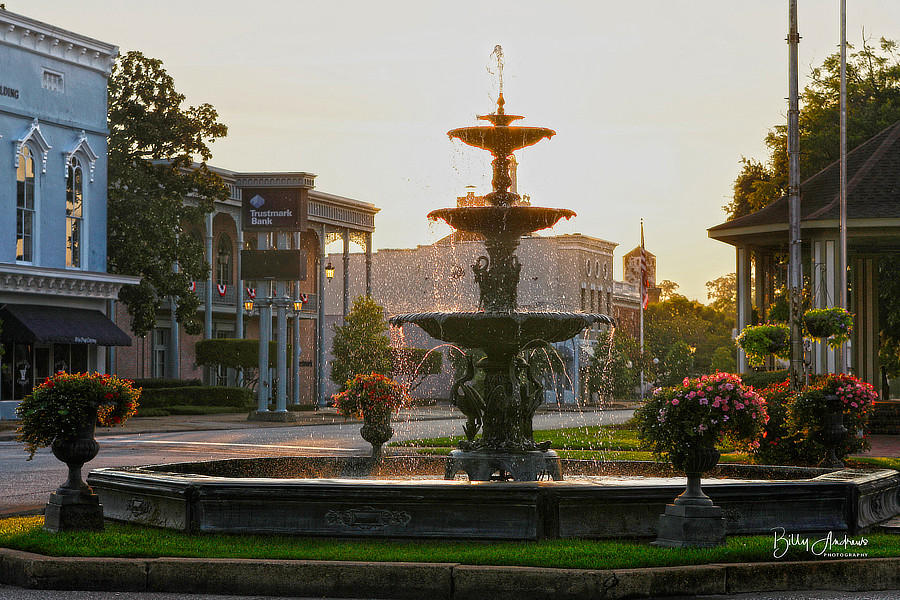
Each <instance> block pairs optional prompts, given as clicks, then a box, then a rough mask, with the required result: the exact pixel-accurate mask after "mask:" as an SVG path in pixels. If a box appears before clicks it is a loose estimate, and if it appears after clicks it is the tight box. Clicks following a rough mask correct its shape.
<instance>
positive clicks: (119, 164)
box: [107, 51, 228, 336]
mask: <svg viewBox="0 0 900 600" xmlns="http://www.w3.org/2000/svg"><path fill="white" fill-rule="evenodd" d="M184 99H185V97H184V96H183V95H182V94H179V93H178V92H177V91H176V90H175V83H174V81H173V80H172V78H171V77H170V76H169V75H168V73H166V71H165V69H164V68H163V65H162V62H161V61H159V60H157V59H152V58H147V57H145V56H144V55H142V54H141V53H140V52H133V51H132V52H128V53H127V54H125V55H122V56H120V57H119V60H118V61H117V63H116V64H115V65H114V67H113V70H112V74H111V75H110V78H109V129H110V135H109V155H108V156H109V158H108V165H109V192H108V257H107V258H108V269H109V271H110V272H111V273H118V274H122V275H136V276H140V277H142V279H141V283H140V284H139V285H136V286H126V287H124V288H122V291H121V292H120V294H119V299H120V300H121V301H122V302H123V304H125V306H126V307H127V309H128V312H129V313H130V314H131V318H132V322H131V329H132V331H133V332H134V333H135V334H136V335H138V336H144V335H146V334H147V332H149V331H150V329H152V328H153V326H154V324H155V320H156V312H157V310H158V309H159V308H160V306H161V305H162V302H163V301H165V300H166V299H168V298H174V299H175V302H176V305H177V308H176V314H175V317H176V319H177V321H178V322H179V323H181V324H182V325H183V327H184V330H185V331H186V332H187V333H190V334H197V333H200V332H201V331H202V324H201V323H200V321H199V319H198V318H197V309H198V308H199V306H200V300H199V298H198V297H197V295H196V294H195V293H194V292H192V291H191V290H190V284H191V281H196V280H203V279H206V277H207V273H208V271H209V265H207V264H206V261H205V260H204V249H203V246H202V242H200V241H198V240H197V239H195V237H194V236H193V235H190V232H189V228H191V227H202V225H203V218H204V215H206V214H207V213H209V212H211V211H212V207H213V201H216V200H225V199H227V198H228V190H227V188H226V186H225V184H224V183H223V181H222V179H221V178H220V177H219V176H218V175H216V174H214V173H212V172H211V171H210V170H209V169H208V168H207V167H206V161H207V160H209V159H210V158H211V156H212V153H211V151H210V149H209V146H208V144H209V143H212V142H213V141H215V140H216V139H217V138H220V137H223V136H225V134H226V132H227V128H226V127H225V126H224V125H222V124H221V123H219V122H218V120H217V119H218V115H217V114H216V111H215V109H214V108H213V107H212V106H210V105H209V104H202V105H200V106H198V107H189V108H182V103H183V102H184ZM198 159H199V160H200V161H201V162H200V164H199V165H196V164H195V163H194V160H198ZM188 199H189V200H188ZM174 265H178V269H174V268H173V267H174Z"/></svg>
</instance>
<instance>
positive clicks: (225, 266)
mask: <svg viewBox="0 0 900 600" xmlns="http://www.w3.org/2000/svg"><path fill="white" fill-rule="evenodd" d="M233 262H234V261H233V249H232V247H231V238H230V237H228V236H227V235H225V234H222V235H220V236H219V244H218V246H217V247H216V283H218V284H219V285H231V284H232V279H231V276H232V271H233V269H232V263H233Z"/></svg>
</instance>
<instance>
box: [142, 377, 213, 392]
mask: <svg viewBox="0 0 900 600" xmlns="http://www.w3.org/2000/svg"><path fill="white" fill-rule="evenodd" d="M132 381H133V382H134V387H136V388H138V387H139V388H143V389H145V390H149V389H159V388H175V387H187V386H192V385H203V384H202V383H201V382H200V380H199V379H162V378H159V377H154V378H144V379H140V378H138V379H133V380H132Z"/></svg>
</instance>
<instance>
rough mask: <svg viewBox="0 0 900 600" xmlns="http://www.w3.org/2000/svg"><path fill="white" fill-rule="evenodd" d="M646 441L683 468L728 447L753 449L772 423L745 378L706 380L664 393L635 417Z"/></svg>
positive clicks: (706, 377)
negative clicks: (697, 454) (695, 456)
mask: <svg viewBox="0 0 900 600" xmlns="http://www.w3.org/2000/svg"><path fill="white" fill-rule="evenodd" d="M635 420H636V422H637V424H638V433H639V435H640V438H641V440H642V441H643V442H644V443H645V444H647V445H648V446H650V447H651V448H652V450H653V452H654V454H656V455H657V456H660V457H664V458H666V459H667V460H670V461H672V464H673V465H675V466H676V467H679V468H680V466H681V465H683V464H684V461H685V459H686V458H687V457H688V456H689V455H690V454H691V452H692V451H693V450H696V449H700V448H710V447H713V446H715V445H720V444H722V443H725V442H727V443H729V444H730V445H732V446H735V447H739V448H748V449H749V448H754V447H755V446H756V445H757V443H758V440H759V438H760V436H761V435H762V432H763V425H764V424H765V421H766V420H767V417H766V409H765V401H764V400H763V399H762V398H760V397H759V395H758V394H757V393H756V392H754V391H753V390H752V389H751V388H748V387H746V386H744V385H743V383H742V382H741V378H740V377H739V376H737V375H731V374H728V373H716V374H715V375H704V376H703V377H699V378H697V379H690V380H685V381H684V382H683V383H682V384H681V385H677V386H672V387H666V388H661V389H660V390H658V391H657V392H656V393H655V394H654V395H653V397H652V398H651V399H650V400H648V401H647V403H646V404H645V405H644V406H643V407H641V408H640V409H638V410H637V411H636V412H635Z"/></svg>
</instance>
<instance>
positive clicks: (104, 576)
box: [0, 548, 900, 600]
mask: <svg viewBox="0 0 900 600" xmlns="http://www.w3.org/2000/svg"><path fill="white" fill-rule="evenodd" d="M0 584H5V585H12V586H16V587H21V588H27V589H54V590H96V591H116V592H168V593H181V594H187V593H193V594H221V593H224V594H232V595H250V596H259V595H268V596H294V597H323V598H347V597H366V598H387V599H397V600H407V599H409V600H413V599H419V598H429V599H435V600H481V599H483V598H495V599H498V600H532V599H534V600H539V599H540V600H543V599H547V598H553V599H554V600H582V599H588V598H590V599H595V598H610V599H616V598H651V597H658V596H660V595H670V596H693V595H698V594H736V593H759V592H787V591H804V590H813V589H814V590H822V591H846V592H854V591H876V590H895V589H898V588H900V558H871V559H844V560H830V561H798V562H778V563H737V564H709V565H694V566H686V567H653V568H646V569H612V570H581V569H548V568H535V567H496V566H473V565H461V564H458V563H370V562H337V561H312V560H310V561H307V560H258V559H197V558H148V559H141V558H71V557H64V558H55V557H48V556H42V555H38V554H31V553H28V552H21V551H18V550H9V549H6V548H0Z"/></svg>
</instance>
